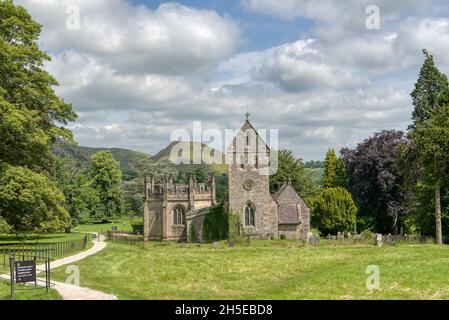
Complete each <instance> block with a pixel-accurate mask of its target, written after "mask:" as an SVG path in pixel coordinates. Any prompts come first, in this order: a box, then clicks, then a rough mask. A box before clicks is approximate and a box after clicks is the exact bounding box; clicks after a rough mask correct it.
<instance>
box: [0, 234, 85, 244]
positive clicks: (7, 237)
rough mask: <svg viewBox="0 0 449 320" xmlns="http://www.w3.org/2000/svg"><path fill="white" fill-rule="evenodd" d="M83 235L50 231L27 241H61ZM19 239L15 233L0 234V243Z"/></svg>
mask: <svg viewBox="0 0 449 320" xmlns="http://www.w3.org/2000/svg"><path fill="white" fill-rule="evenodd" d="M82 237H84V234H82V233H79V232H72V233H63V232H61V233H50V234H44V235H41V236H39V237H38V238H37V239H32V240H27V241H25V242H27V243H34V242H38V243H49V242H61V241H67V240H77V239H81V238H82ZM18 242H20V241H19V239H17V237H16V236H15V235H12V234H0V244H6V243H18Z"/></svg>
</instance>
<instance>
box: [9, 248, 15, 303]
mask: <svg viewBox="0 0 449 320" xmlns="http://www.w3.org/2000/svg"><path fill="white" fill-rule="evenodd" d="M14 262H15V261H14V255H10V256H9V274H10V282H11V300H14V282H15V281H14V280H15V279H14V264H15V263H14Z"/></svg>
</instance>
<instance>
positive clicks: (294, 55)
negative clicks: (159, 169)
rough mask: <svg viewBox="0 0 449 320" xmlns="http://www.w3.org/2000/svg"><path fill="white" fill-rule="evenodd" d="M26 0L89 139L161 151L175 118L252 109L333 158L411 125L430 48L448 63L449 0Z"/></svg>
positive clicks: (294, 141)
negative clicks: (373, 137) (413, 94)
mask: <svg viewBox="0 0 449 320" xmlns="http://www.w3.org/2000/svg"><path fill="white" fill-rule="evenodd" d="M16 3H18V4H21V5H23V6H24V7H25V8H27V10H28V11H29V12H30V14H31V15H32V16H33V18H34V19H35V20H36V21H38V22H39V23H40V24H42V25H43V28H42V34H41V38H40V40H39V45H40V47H41V49H43V50H45V51H46V52H47V53H48V54H49V55H50V56H51V58H52V60H51V61H50V62H48V63H46V64H45V68H46V69H47V70H48V71H49V72H50V73H51V74H53V75H54V76H55V77H56V79H57V80H58V81H59V84H60V85H59V87H57V88H56V89H55V90H56V92H57V94H58V95H60V96H61V97H62V98H64V100H65V101H66V102H68V103H71V104H72V105H73V108H74V110H75V111H76V112H77V113H78V115H79V118H78V120H77V121H76V122H75V123H71V124H69V128H71V129H72V130H73V132H74V137H75V140H76V141H77V142H78V143H79V144H80V145H84V146H91V147H120V148H128V149H133V150H138V151H142V152H146V153H149V154H155V153H157V152H158V151H159V150H160V149H162V148H164V147H165V146H166V145H167V144H168V143H169V142H170V135H171V133H172V132H173V131H174V130H176V129H179V128H185V129H187V130H190V131H191V130H192V129H191V128H192V122H193V121H201V125H202V128H203V129H218V130H221V131H222V132H223V130H224V129H238V128H240V127H241V126H242V125H243V122H244V119H245V117H244V114H245V113H246V112H247V110H248V111H249V113H250V114H251V116H250V119H251V121H252V123H253V125H254V126H255V127H256V128H260V129H267V130H269V129H278V130H279V147H280V148H283V149H291V150H292V151H293V152H294V154H295V155H296V156H297V157H300V158H302V159H304V160H305V161H308V160H322V159H323V158H324V155H325V153H326V151H327V149H328V148H334V149H336V150H337V151H339V150H340V149H341V148H343V147H349V148H353V147H355V146H356V145H357V143H359V142H361V141H363V140H364V139H366V138H368V137H369V136H371V135H372V134H374V133H375V132H379V131H381V130H384V129H397V130H405V129H406V128H407V126H408V124H409V123H410V118H411V112H412V105H411V99H410V93H411V91H412V90H413V86H414V83H415V81H416V79H417V77H418V73H419V69H420V66H421V65H422V63H423V54H422V49H424V48H427V49H428V50H429V51H430V52H431V53H432V54H433V55H434V57H435V61H436V64H437V66H438V67H439V68H440V70H441V71H442V72H444V73H446V74H449V55H448V54H447V53H448V52H449V6H448V5H447V1H442V0H433V1H432V0H429V1H422V0H396V1H391V0H377V1H376V0H370V1H363V0H346V1H341V0H322V1H311V0H283V1H278V0H226V1H225V0H222V1H218V0H212V1H199V0H190V1H178V2H164V1H151V0H133V1H130V0H128V1H127V0H16ZM370 5H375V6H376V8H377V9H378V11H377V10H374V11H373V9H372V7H369V6H370ZM367 7H368V9H367ZM377 12H378V15H377ZM376 18H379V20H378V21H379V23H378V24H376V23H375V22H376ZM373 22H374V23H373ZM204 142H206V143H207V141H204Z"/></svg>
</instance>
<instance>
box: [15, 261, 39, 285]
mask: <svg viewBox="0 0 449 320" xmlns="http://www.w3.org/2000/svg"><path fill="white" fill-rule="evenodd" d="M34 281H36V262H35V261H34V260H30V261H17V262H16V283H25V282H34Z"/></svg>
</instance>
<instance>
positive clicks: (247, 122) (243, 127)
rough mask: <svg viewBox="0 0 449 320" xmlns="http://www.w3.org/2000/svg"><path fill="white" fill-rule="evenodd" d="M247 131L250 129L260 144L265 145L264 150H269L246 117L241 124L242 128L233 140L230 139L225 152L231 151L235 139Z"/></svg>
mask: <svg viewBox="0 0 449 320" xmlns="http://www.w3.org/2000/svg"><path fill="white" fill-rule="evenodd" d="M248 129H252V130H253V131H254V132H255V133H256V137H257V138H259V139H260V140H261V141H262V143H263V144H264V145H265V148H267V150H270V148H269V147H268V146H267V144H266V142H265V141H264V140H263V139H262V137H261V136H260V135H259V132H257V130H256V129H255V128H254V126H253V125H252V124H251V122H250V121H249V118H248V115H247V118H246V121H245V123H244V124H243V126H242V128H241V129H240V130H239V132H238V133H237V135H236V136H235V137H234V139H232V142H231V144H230V145H229V146H228V149H227V151H226V152H229V149H231V147H232V146H233V145H234V143H235V140H236V139H237V137H238V136H239V135H240V134H241V133H242V132H245V131H246V130H248Z"/></svg>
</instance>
